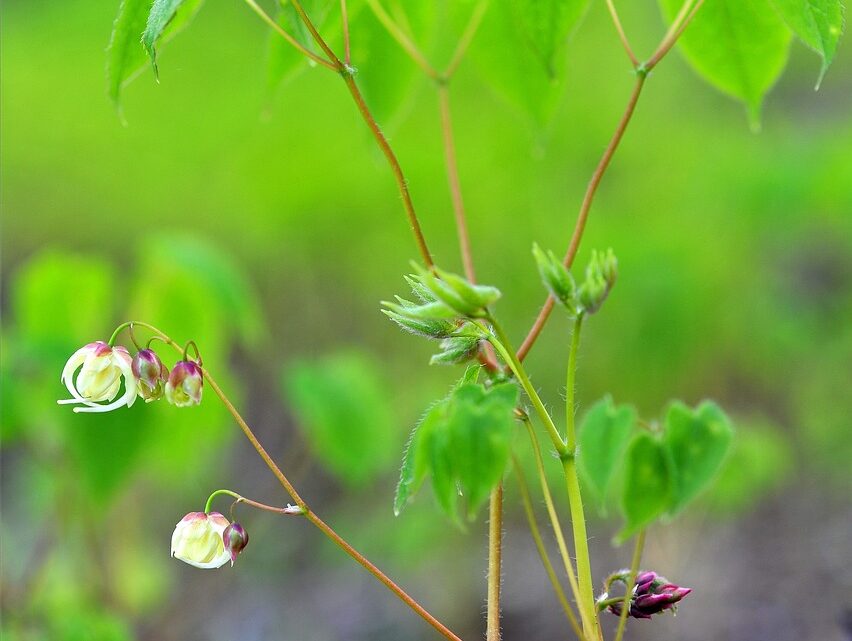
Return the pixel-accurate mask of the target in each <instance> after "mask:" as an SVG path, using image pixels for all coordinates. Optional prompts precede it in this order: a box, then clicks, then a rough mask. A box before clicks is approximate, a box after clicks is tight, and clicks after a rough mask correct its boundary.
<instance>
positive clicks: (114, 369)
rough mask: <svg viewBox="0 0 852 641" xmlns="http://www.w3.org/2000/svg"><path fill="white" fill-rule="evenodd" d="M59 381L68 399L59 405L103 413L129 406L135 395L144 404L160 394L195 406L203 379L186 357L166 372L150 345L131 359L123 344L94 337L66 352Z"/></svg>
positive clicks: (196, 365) (157, 397)
mask: <svg viewBox="0 0 852 641" xmlns="http://www.w3.org/2000/svg"><path fill="white" fill-rule="evenodd" d="M61 380H62V382H63V383H64V384H65V387H66V388H68V392H69V393H70V394H71V398H69V399H63V400H60V401H59V403H60V404H67V403H72V404H76V405H77V407H75V408H74V411H75V412H109V411H111V410H114V409H118V408H119V407H122V406H125V405H126V406H127V407H130V406H132V405H133V403H134V402H135V401H136V397H137V396H138V397H140V398H143V399H144V400H145V402H147V403H150V402H151V401H155V400H158V399H160V398H163V397H164V396H165V398H166V399H167V400H168V401H169V403H171V404H172V405H175V406H177V407H187V406H190V405H198V404H199V403H201V392H202V387H203V382H204V377H203V374H202V371H201V367H200V364H199V363H198V362H196V361H193V360H189V359H188V358H187V357H186V356H184V359H183V360H181V361H178V362H177V363H176V364H175V366H174V367H173V368H172V370H171V372H169V370H168V368H167V367H166V366H165V365H164V364H163V362H162V360H160V357H159V356H157V354H156V353H155V352H154V350H152V349H151V348H150V347H147V348H145V349H140V350H139V351H138V352H137V353H136V355H135V356H133V357H131V356H130V352H128V351H127V348H126V347H123V346H121V345H116V346H112V345H110V344H108V343H105V342H103V341H96V342H94V343H89V344H88V345H84V346H83V347H81V348H80V349H78V350H77V351H76V352H74V353H73V354H72V355H71V358H69V359H68V362H66V363H65V367H64V368H63V370H62V377H61ZM122 385H123V390H124V391H123V393H122Z"/></svg>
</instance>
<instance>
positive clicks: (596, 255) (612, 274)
mask: <svg viewBox="0 0 852 641" xmlns="http://www.w3.org/2000/svg"><path fill="white" fill-rule="evenodd" d="M533 256H534V257H535V262H536V265H537V267H538V273H539V275H540V276H541V280H542V282H543V283H544V286H545V287H546V288H547V290H548V291H549V292H550V295H551V296H553V298H554V299H555V300H556V301H557V302H558V303H560V304H561V305H562V306H563V307H564V308H565V309H566V310H567V311H568V313H569V314H570V315H571V316H572V317H574V316H576V315H577V314H581V313H582V314H594V313H595V312H596V311H598V310H599V309H600V308H601V305H603V302H604V301H605V300H606V298H607V296H609V292H610V290H611V289H612V287H613V285H615V279H616V278H617V276H618V260H617V259H616V258H615V254H613V252H612V250H611V249H608V250H607V251H606V252H598V251H593V252H592V257H591V260H589V264H588V266H587V267H586V275H585V279H584V280H583V282H582V283H581V284H580V286H579V287H578V286H577V285H576V284H575V282H574V278H573V276H571V272H569V271H568V268H567V267H565V264H564V263H563V262H562V261H561V260H559V259H558V258H557V257H556V256H555V255H554V253H553V252H551V251H548V252H544V251H543V250H542V249H541V248H540V247H539V246H538V245H533Z"/></svg>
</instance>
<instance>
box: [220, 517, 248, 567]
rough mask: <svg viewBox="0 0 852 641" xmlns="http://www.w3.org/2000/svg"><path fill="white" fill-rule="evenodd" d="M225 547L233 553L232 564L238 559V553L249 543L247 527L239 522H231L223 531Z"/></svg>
mask: <svg viewBox="0 0 852 641" xmlns="http://www.w3.org/2000/svg"><path fill="white" fill-rule="evenodd" d="M222 541H223V542H224V543H225V549H226V550H227V551H228V552H229V553H230V555H231V565H232V566H233V565H234V561H236V560H237V555H239V553H240V552H242V551H243V548H245V546H247V545H248V542H249V535H248V532H246V530H245V528H244V527H243V526H242V525H240V524H239V523H237V522H234V523H231V524H230V525H229V526H228V527H226V528H225V531H224V532H223V533H222Z"/></svg>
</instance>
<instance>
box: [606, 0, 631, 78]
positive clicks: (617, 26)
mask: <svg viewBox="0 0 852 641" xmlns="http://www.w3.org/2000/svg"><path fill="white" fill-rule="evenodd" d="M606 6H607V8H608V9H609V15H610V16H611V17H612V23H613V24H614V25H615V30H616V31H617V32H618V38H619V40H621V46H622V47H624V51H625V52H626V53H627V57H628V58H630V62H631V64H632V65H633V68H634V69H635V68H636V67H638V66H639V58H637V57H636V54H635V53H633V48H632V47H631V46H630V41H629V40H628V39H627V34H626V33H624V27H622V26H621V19H620V18H619V17H618V11H617V10H616V8H615V4H613V1H612V0H606Z"/></svg>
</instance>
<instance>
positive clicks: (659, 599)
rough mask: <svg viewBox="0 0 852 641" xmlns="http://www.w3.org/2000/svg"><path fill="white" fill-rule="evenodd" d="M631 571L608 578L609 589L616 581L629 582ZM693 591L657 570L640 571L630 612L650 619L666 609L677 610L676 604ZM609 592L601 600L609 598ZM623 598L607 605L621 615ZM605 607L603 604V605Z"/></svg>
mask: <svg viewBox="0 0 852 641" xmlns="http://www.w3.org/2000/svg"><path fill="white" fill-rule="evenodd" d="M628 580H629V572H626V571H622V572H619V573H616V574H614V575H612V576H611V577H610V579H608V580H607V589H609V587H610V586H611V585H612V584H613V583H616V582H620V583H624V584H625V585H626V584H627V582H628ZM690 592H692V588H682V587H680V586H679V585H675V584H674V583H670V582H669V580H668V579H666V578H665V577H662V576H660V575H658V574H657V573H656V572H640V573H639V574H637V575H636V582H635V585H634V587H633V593H632V595H631V597H630V610H629V611H628V614H629V615H630V616H632V617H634V618H636V619H650V618H651V616H652V615H654V614H659V613H660V612H664V611H666V610H675V604H677V603H678V602H679V601H680V600H681V599H683V598H684V597H685V596H686V595H687V594H689V593H690ZM607 596H608V595H607V593H604V594H603V596H602V597H601V599H600V600H601V601H603V600H607ZM621 606H622V599H619V600H618V601H616V602H614V603H612V604H610V605H608V606H606V607H607V609H608V610H609V611H610V612H612V613H613V614H615V615H617V616H619V615H621ZM602 607H603V605H602Z"/></svg>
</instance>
